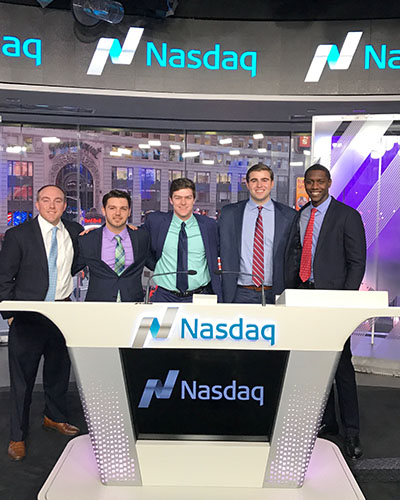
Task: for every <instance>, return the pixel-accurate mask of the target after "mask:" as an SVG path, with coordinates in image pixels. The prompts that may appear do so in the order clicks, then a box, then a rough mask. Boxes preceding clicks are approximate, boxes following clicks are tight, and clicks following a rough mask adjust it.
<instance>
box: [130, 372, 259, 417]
mask: <svg viewBox="0 0 400 500" xmlns="http://www.w3.org/2000/svg"><path fill="white" fill-rule="evenodd" d="M178 375H179V370H169V371H168V375H167V377H166V379H165V383H164V385H163V384H162V382H161V380H160V379H148V380H147V382H146V385H145V388H144V389H143V394H142V397H141V398H140V402H139V405H138V408H148V407H149V406H150V403H151V400H152V398H153V396H155V397H156V398H157V399H169V398H170V397H171V395H172V392H173V390H174V387H175V384H176V380H177V378H178ZM178 386H179V384H178ZM179 397H180V399H182V400H184V399H191V400H193V401H195V400H201V401H219V400H221V399H225V400H226V401H238V400H239V401H250V400H253V401H256V402H257V403H258V405H259V406H263V405H264V386H262V385H255V386H253V387H249V386H248V385H239V384H238V383H237V381H236V380H232V381H231V382H230V383H229V384H227V385H225V386H224V385H222V384H213V385H209V384H201V383H199V381H198V380H192V381H191V382H188V381H187V380H181V382H180V391H179Z"/></svg>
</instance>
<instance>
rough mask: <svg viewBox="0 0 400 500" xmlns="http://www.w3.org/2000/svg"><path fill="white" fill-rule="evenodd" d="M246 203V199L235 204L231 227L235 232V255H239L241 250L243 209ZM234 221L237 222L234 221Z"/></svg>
mask: <svg viewBox="0 0 400 500" xmlns="http://www.w3.org/2000/svg"><path fill="white" fill-rule="evenodd" d="M246 203H247V201H244V202H242V203H240V204H238V205H236V206H235V208H236V214H235V218H234V220H233V224H232V227H233V230H234V232H235V245H236V251H237V255H240V254H241V251H242V229H243V217H244V209H245V208H246ZM236 221H237V222H238V223H236Z"/></svg>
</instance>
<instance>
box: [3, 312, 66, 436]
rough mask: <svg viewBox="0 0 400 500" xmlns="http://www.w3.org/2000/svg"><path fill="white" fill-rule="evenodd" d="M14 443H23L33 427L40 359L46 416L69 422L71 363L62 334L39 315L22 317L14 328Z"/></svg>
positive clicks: (11, 337)
mask: <svg viewBox="0 0 400 500" xmlns="http://www.w3.org/2000/svg"><path fill="white" fill-rule="evenodd" d="M8 355H9V365H10V405H11V440H12V441H23V440H25V438H26V435H27V433H28V427H29V409H30V404H31V400H32V391H33V387H34V384H35V379H36V375H37V371H38V366H39V361H40V358H41V357H42V356H43V357H44V364H43V388H44V396H45V408H44V415H46V416H47V417H49V418H50V419H51V420H54V421H55V422H67V421H68V418H67V391H68V383H69V375H70V360H69V356H68V351H67V347H66V345H65V339H64V337H63V335H62V334H61V332H60V330H59V329H58V328H57V327H56V326H55V325H54V324H53V323H52V322H51V321H50V320H49V319H47V318H45V317H44V316H42V315H40V314H38V313H18V314H16V316H15V318H14V321H13V322H12V324H11V326H10V332H9V340H8Z"/></svg>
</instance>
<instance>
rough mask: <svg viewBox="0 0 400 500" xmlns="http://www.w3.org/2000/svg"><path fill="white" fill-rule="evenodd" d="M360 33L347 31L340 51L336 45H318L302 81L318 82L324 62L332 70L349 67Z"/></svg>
mask: <svg viewBox="0 0 400 500" xmlns="http://www.w3.org/2000/svg"><path fill="white" fill-rule="evenodd" d="M362 34H363V32H362V31H350V32H349V33H347V36H346V38H345V40H344V43H343V46H342V50H341V51H340V52H339V49H338V48H337V45H333V44H329V45H324V44H323V45H318V47H317V50H316V51H315V54H314V57H313V60H312V61H311V64H310V67H309V69H308V72H307V75H306V77H305V79H304V81H305V82H306V83H309V82H319V79H320V78H321V75H322V72H323V71H324V68H325V65H326V64H328V67H329V69H332V70H346V69H349V67H350V64H351V61H352V60H353V57H354V54H355V52H356V50H357V47H358V44H359V43H360V40H361V37H362Z"/></svg>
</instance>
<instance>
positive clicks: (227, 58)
mask: <svg viewBox="0 0 400 500" xmlns="http://www.w3.org/2000/svg"><path fill="white" fill-rule="evenodd" d="M146 64H147V66H152V65H153V64H158V65H159V66H160V67H161V68H166V67H167V66H169V67H170V68H188V69H200V68H206V69H210V70H221V69H223V70H227V71H236V70H238V69H239V68H241V69H243V70H244V71H248V72H249V73H250V75H251V77H252V78H254V77H255V76H256V75H257V52H255V51H246V52H243V53H238V52H236V51H234V50H221V45H220V44H219V43H216V44H215V45H214V47H213V48H212V49H210V50H207V51H205V52H204V53H203V52H202V51H201V50H199V49H192V50H188V51H185V50H183V49H177V48H173V49H169V48H168V44H167V43H162V44H161V48H157V47H156V46H155V44H154V43H153V42H148V43H147V59H146Z"/></svg>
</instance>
